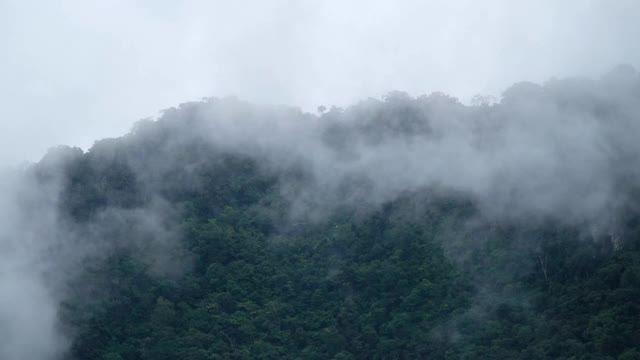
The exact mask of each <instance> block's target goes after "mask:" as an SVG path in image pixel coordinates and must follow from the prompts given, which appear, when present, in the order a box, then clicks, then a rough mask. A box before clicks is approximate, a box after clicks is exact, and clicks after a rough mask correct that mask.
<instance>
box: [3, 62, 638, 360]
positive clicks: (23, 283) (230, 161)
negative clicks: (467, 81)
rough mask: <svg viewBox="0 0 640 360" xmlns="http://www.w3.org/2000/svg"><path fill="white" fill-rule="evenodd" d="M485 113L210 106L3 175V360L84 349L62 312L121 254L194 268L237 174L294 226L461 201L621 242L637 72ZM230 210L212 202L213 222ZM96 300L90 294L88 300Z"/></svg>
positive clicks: (425, 107) (524, 89)
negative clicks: (398, 203) (406, 205)
mask: <svg viewBox="0 0 640 360" xmlns="http://www.w3.org/2000/svg"><path fill="white" fill-rule="evenodd" d="M477 100H478V101H477V103H476V104H475V105H473V106H466V105H463V104H461V103H460V102H459V101H457V100H456V99H455V98H453V97H450V96H448V95H445V94H442V93H433V94H431V95H428V96H420V97H417V98H414V97H411V96H409V95H407V94H405V93H401V92H394V93H390V94H388V95H387V96H386V97H385V98H384V99H382V100H379V99H368V100H365V101H362V102H360V103H358V104H355V105H353V106H350V107H348V108H346V109H341V108H336V107H333V108H331V109H329V110H328V111H325V110H324V109H319V110H321V111H322V112H321V114H319V115H313V114H309V113H304V112H302V111H300V110H298V109H293V108H288V107H272V106H256V105H252V104H249V103H246V102H243V101H240V100H237V99H233V98H228V99H215V98H210V99H204V100H202V101H200V102H193V103H186V104H182V105H180V106H179V107H178V108H171V109H168V110H165V111H164V113H163V115H162V116H161V117H160V118H159V119H157V120H156V121H151V120H145V121H141V122H139V123H138V124H137V125H136V126H135V127H134V129H133V130H132V132H131V133H130V134H128V135H126V136H124V137H121V138H117V139H105V140H102V141H99V142H97V143H96V144H95V145H94V147H93V148H92V149H90V150H89V151H88V152H87V153H83V152H82V151H81V150H79V149H71V148H64V147H61V148H58V149H55V150H54V151H51V152H50V153H49V154H48V155H47V156H45V158H44V159H43V160H42V161H41V162H40V163H38V164H35V165H33V166H30V167H27V168H26V169H22V170H16V171H13V172H10V173H7V174H3V176H2V183H1V186H2V188H0V215H2V216H1V217H0V218H2V219H3V220H2V223H1V224H0V225H1V226H0V246H1V247H2V249H3V251H2V255H1V257H0V262H1V263H2V265H0V295H2V296H1V298H0V319H3V321H1V323H2V325H1V326H0V334H2V335H3V336H2V339H1V340H0V357H2V358H9V359H34V360H39V359H56V358H57V357H59V356H60V355H61V354H63V353H64V351H65V349H66V348H67V346H68V344H69V342H70V341H71V340H70V339H69V338H68V337H66V336H63V335H61V334H65V333H66V331H62V330H61V329H60V328H59V325H60V323H59V321H58V317H59V314H58V312H59V310H60V304H61V302H63V301H64V300H65V296H68V295H67V294H68V293H69V290H70V289H68V286H69V283H70V282H71V281H72V280H74V279H75V276H76V275H77V274H78V273H79V272H80V271H81V270H82V269H85V268H86V267H87V266H89V265H90V263H96V262H99V261H100V259H104V258H106V257H108V256H109V254H112V253H114V252H118V251H130V252H132V253H133V254H135V255H136V256H139V257H140V258H142V259H143V262H144V263H145V264H146V265H147V266H148V271H149V272H150V273H153V274H154V276H175V275H176V274H178V275H179V274H180V273H181V272H182V271H184V269H187V268H188V267H189V254H187V253H185V252H184V251H183V250H182V248H181V245H180V240H181V238H182V236H183V231H182V230H183V229H181V228H180V225H179V222H178V220H177V219H178V218H179V217H180V216H181V214H182V211H183V210H184V209H182V208H181V207H182V206H183V205H184V204H182V203H181V196H182V194H188V193H192V192H194V191H195V190H197V189H199V188H203V187H216V188H217V187H220V188H221V189H224V190H226V189H232V190H233V189H235V188H236V187H241V184H236V183H234V182H233V179H232V180H230V182H229V183H221V182H217V181H218V179H220V178H223V177H224V176H223V174H224V172H225V171H228V170H227V169H228V168H233V169H236V170H238V171H246V172H252V171H256V172H258V173H260V174H261V175H262V176H263V177H264V178H265V179H269V180H268V181H267V183H265V181H266V180H256V184H255V186H264V187H266V186H277V189H278V192H279V194H280V195H281V197H282V199H284V200H285V202H286V204H285V205H284V211H283V216H282V218H281V219H278V221H279V222H280V223H282V224H281V225H283V226H285V227H286V226H287V225H288V223H293V222H299V221H307V220H313V221H322V220H323V219H325V218H326V216H328V215H330V214H331V213H332V211H334V210H336V209H338V208H344V207H347V208H352V209H358V210H362V211H369V210H372V209H376V208H378V207H379V206H381V205H383V204H384V203H386V202H390V201H393V200H396V199H398V198H399V197H401V196H410V195H411V194H412V193H417V192H419V191H426V192H427V194H428V193H431V194H437V195H448V194H462V196H464V197H466V198H468V199H470V201H472V202H473V203H474V205H475V206H476V207H477V208H478V209H479V212H480V214H481V216H482V217H484V218H489V219H491V220H492V221H507V222H508V221H512V220H522V219H529V220H531V221H536V219H545V218H551V219H553V220H555V221H559V222H562V223H566V224H572V225H578V226H580V227H583V228H584V229H585V231H587V230H588V231H596V232H598V233H602V234H605V233H612V232H620V230H619V229H618V228H619V222H620V220H619V219H620V217H621V216H623V215H624V211H625V210H626V209H628V208H629V207H631V206H633V204H632V203H630V202H628V201H627V199H628V195H629V194H630V193H631V192H633V191H634V190H635V189H636V188H637V187H638V185H640V183H639V178H638V176H639V175H640V174H638V173H637V171H638V170H637V169H640V167H639V165H640V145H639V144H640V143H639V142H638V141H637V139H636V134H638V133H640V132H639V131H640V121H638V119H639V118H640V101H639V100H640V77H639V75H638V74H637V72H636V71H635V70H634V69H633V68H631V67H629V66H620V67H618V68H616V69H614V70H613V71H612V72H610V73H608V74H606V75H605V76H603V77H602V78H601V79H598V80H591V79H582V78H572V79H563V80H550V81H548V82H547V83H545V84H543V85H538V84H534V83H527V82H525V83H518V84H515V85H513V86H512V87H510V88H509V89H507V90H506V91H505V92H504V94H503V97H502V99H501V100H500V101H499V102H497V103H492V102H489V101H486V100H483V99H481V98H478V99H477ZM229 156H231V157H232V158H229ZM254 164H257V165H255V166H254ZM221 194H223V193H222V192H221ZM241 195H243V196H244V197H246V198H248V199H251V196H252V195H251V194H250V193H248V194H241ZM227 201H231V200H228V199H227V198H225V197H224V196H223V195H220V197H215V198H211V199H203V203H204V205H205V206H209V207H210V208H211V209H213V210H212V211H214V212H215V211H219V209H221V208H223V207H224V206H226V205H227V203H226V202H227ZM252 201H253V200H252ZM266 202H267V201H266V200H263V201H257V203H258V204H259V206H257V208H258V210H257V211H259V207H260V206H263V207H267V206H276V205H273V204H268V203H266ZM184 206H187V205H184ZM278 206H280V205H278ZM86 286H87V287H90V285H86ZM83 293H86V294H88V293H90V291H89V290H83V289H74V294H83ZM89 300H90V299H88V300H87V301H89ZM33 309H38V314H37V316H36V315H35V313H34V312H33ZM27 334H28V336H27ZM25 338H29V339H30V340H29V341H30V343H29V345H27V344H26V343H24V340H23V339H25Z"/></svg>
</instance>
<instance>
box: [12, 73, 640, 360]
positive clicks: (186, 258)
mask: <svg viewBox="0 0 640 360" xmlns="http://www.w3.org/2000/svg"><path fill="white" fill-rule="evenodd" d="M478 100H479V101H477V102H476V103H475V104H474V105H464V104H462V103H460V102H459V101H458V100H457V99H455V98H453V97H450V96H448V95H446V94H442V93H434V94H431V95H428V96H419V97H412V96H409V95H408V94H406V93H402V92H393V93H389V94H388V95H387V96H385V97H384V98H383V99H368V100H365V101H362V102H359V103H357V104H355V105H353V106H350V107H348V108H345V109H341V108H337V107H332V108H330V109H328V110H327V111H322V112H321V113H320V114H319V115H314V114H309V113H304V112H302V111H300V110H298V109H295V108H290V107H283V106H281V107H277V106H258V105H254V104H250V103H247V102H244V101H241V100H238V99H235V98H224V99H218V98H207V99H203V100H202V101H198V102H191V103H186V104H181V105H180V106H178V107H177V108H170V109H167V110H165V111H163V112H162V115H161V116H159V117H158V119H155V120H143V121H140V122H138V123H137V124H136V125H135V126H134V127H133V129H132V131H131V132H130V133H129V134H127V135H125V136H122V137H120V138H114V139H104V140H100V141H98V142H96V143H95V145H94V146H93V147H92V148H91V149H89V150H88V151H86V152H85V151H83V150H81V149H78V148H71V147H64V146H61V147H57V148H54V149H52V150H51V151H49V153H47V154H46V155H45V156H44V158H43V159H42V160H41V161H40V162H38V163H37V164H33V165H29V166H26V167H24V168H21V169H13V170H10V171H5V172H3V173H2V174H1V176H0V180H1V181H0V215H1V218H2V220H1V221H2V222H1V223H0V225H1V226H0V246H1V247H2V254H1V255H0V260H1V261H0V293H1V294H3V298H1V299H0V334H2V336H1V337H0V358H2V359H34V360H40V359H45V360H50V359H105V360H125V359H126V360H129V359H190V360H205V359H421V358H424V359H621V360H622V359H624V360H630V359H640V301H638V299H640V234H639V233H638V231H639V230H640V208H639V206H640V193H639V190H640V141H638V139H637V136H638V134H640V75H638V73H637V72H636V71H635V70H634V69H633V68H632V67H630V66H619V67H617V68H615V69H613V70H612V71H611V72H609V73H608V74H606V75H605V76H603V77H602V78H601V79H598V80H592V79H583V78H569V79H553V80H550V81H548V82H546V83H545V84H543V85H538V84H534V83H528V82H523V83H518V84H515V85H513V86H512V87H510V88H509V89H507V90H506V91H505V92H504V94H503V97H502V99H501V100H500V101H499V102H497V103H493V102H488V101H482V100H483V98H478Z"/></svg>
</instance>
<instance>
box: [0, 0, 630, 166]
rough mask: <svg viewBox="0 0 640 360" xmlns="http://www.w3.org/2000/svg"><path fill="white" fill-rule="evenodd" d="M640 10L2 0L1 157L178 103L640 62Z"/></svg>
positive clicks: (109, 131)
mask: <svg viewBox="0 0 640 360" xmlns="http://www.w3.org/2000/svg"><path fill="white" fill-rule="evenodd" d="M638 14H640V1H635V0H582V1H579V0H565V1H557V0H535V1H533V0H532V1H517V0H502V1H500V0H483V1H477V0H457V1H452V0H447V1H444V0H443V1H426V0H423V1H399V0H394V1H376V0H363V1H344V0H326V1H321V0H317V1H303V0H291V1H286V0H255V1H238V0H234V1H231V0H228V1H168V0H149V1H142V0H141V1H131V0H127V1H124V0H123V1H118V0H112V1H86V0H78V1H75V0H72V1H45V0H42V1H32V0H0V65H1V66H0V99H1V100H0V126H1V127H0V143H1V144H2V151H1V152H0V164H12V163H17V162H19V161H21V160H37V159H38V158H39V157H40V156H41V155H42V154H43V153H44V152H45V151H46V149H47V148H49V147H51V146H53V145H56V144H68V145H77V146H80V147H82V148H83V149H85V150H86V149H87V148H88V147H90V146H91V144H92V143H93V141H94V140H97V139H100V138H103V137H109V136H118V135H122V134H123V133H125V132H126V131H128V129H129V128H130V126H131V125H132V124H133V123H134V122H135V121H136V120H138V119H141V118H146V117H152V116H156V115H157V114H158V111H159V110H161V109H164V108H167V107H170V106H173V105H177V104H179V103H180V102H185V101H189V100H198V99H200V98H202V97H206V96H226V95H237V96H238V97H241V98H243V99H247V100H251V101H254V102H259V103H275V104H290V105H295V106H300V107H302V108H303V109H305V110H309V111H312V110H314V109H315V108H316V107H317V106H318V105H321V104H324V105H327V106H328V105H332V104H335V105H345V104H348V103H351V102H353V101H355V100H358V99H361V98H364V97H367V96H376V97H379V96H380V95H383V94H384V93H386V92H388V91H390V90H405V91H408V92H409V93H410V94H412V95H420V94H423V93H430V92H433V91H444V92H447V93H449V94H452V95H454V96H457V97H459V98H460V99H462V100H463V101H464V100H468V99H469V98H470V97H471V96H473V95H474V94H477V93H482V94H493V95H499V94H500V93H501V92H502V90H504V88H505V87H506V86H508V85H509V84H511V83H513V82H515V81H519V80H532V81H537V82H541V81H544V80H546V79H548V78H550V77H552V76H558V77H565V76H573V75H586V76H592V77H597V76H599V75H600V74H602V72H604V71H606V70H607V69H609V68H611V67H612V66H614V65H616V64H618V63H630V64H633V65H635V66H637V65H638V64H639V63H640V47H639V46H638V39H640V22H639V21H638Z"/></svg>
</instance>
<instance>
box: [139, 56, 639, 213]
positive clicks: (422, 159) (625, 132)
mask: <svg viewBox="0 0 640 360" xmlns="http://www.w3.org/2000/svg"><path fill="white" fill-rule="evenodd" d="M639 91H640V83H639V79H638V75H637V73H636V72H635V70H634V69H633V68H631V67H629V66H620V67H618V68H616V69H615V70H613V71H612V72H610V73H609V74H607V75H606V76H604V77H603V78H602V79H600V80H590V79H581V78H573V79H564V80H551V81H549V82H547V83H545V84H544V85H537V84H533V83H519V84H516V85H514V86H512V87H510V88H509V89H507V90H506V91H505V93H504V94H503V98H502V100H501V101H500V102H499V103H495V104H491V103H486V102H485V103H483V102H482V99H480V101H479V103H478V104H477V105H475V106H464V105H462V104H460V103H459V102H458V101H457V100H456V99H455V98H452V97H449V96H447V95H445V94H442V93H434V94H431V95H429V96H420V97H418V98H412V97H410V96H408V95H406V94H404V93H399V92H397V93H390V94H389V95H388V96H386V97H385V98H384V99H383V100H377V99H369V100H366V101H363V102H361V103H358V104H356V105H354V106H351V107H349V108H346V109H339V108H332V109H331V110H329V111H328V112H325V113H323V114H322V115H321V116H318V117H316V116H313V115H310V114H304V113H301V112H299V111H296V110H294V109H288V108H272V107H256V106H251V105H249V104H246V103H244V102H242V101H238V100H234V99H223V100H218V99H209V100H205V101H203V102H200V103H189V104H183V105H181V107H180V108H178V109H169V110H167V111H165V113H164V115H163V116H162V117H161V118H160V119H159V120H158V122H157V124H153V125H151V124H147V125H148V126H149V127H150V128H153V131H157V130H158V129H157V128H158V127H166V128H167V129H172V128H173V127H176V131H175V134H172V136H173V137H175V139H174V140H172V141H171V142H170V143H169V144H173V143H174V142H175V141H187V142H188V141H193V139H200V140H203V141H208V142H211V143H212V144H215V146H216V147H220V148H222V149H223V151H228V152H238V153H244V154H246V155H248V156H250V157H252V158H258V159H261V161H263V165H265V169H266V171H270V172H275V173H282V172H283V170H284V169H291V168H295V167H299V168H301V169H302V171H303V172H304V173H306V174H307V175H308V176H309V180H310V181H309V182H305V183H304V185H301V186H300V187H299V188H296V186H297V185H299V184H296V183H290V182H287V181H283V182H282V190H283V192H287V193H288V196H289V197H290V198H291V200H292V202H293V203H294V206H297V207H299V208H298V210H300V211H302V212H305V211H317V210H320V209H324V208H325V207H333V206H335V205H336V204H340V203H347V204H361V203H364V204H370V205H375V204H381V203H383V202H385V201H389V200H392V199H394V198H395V197H397V196H398V195H400V194H403V193H406V192H412V191H416V190H419V189H424V188H437V189H440V190H441V191H451V192H462V193H465V194H468V195H470V196H471V197H472V198H473V199H474V200H475V201H477V202H478V204H479V206H480V207H481V208H482V209H483V211H485V212H486V213H487V214H492V215H494V216H497V217H504V216H529V215H533V216H552V217H560V218H562V219H563V220H565V221H570V222H581V221H587V222H588V221H594V220H595V219H596V218H597V219H603V218H607V216H603V215H607V214H608V215H611V216H613V213H614V212H615V211H616V209H619V208H620V207H622V206H624V205H625V203H624V202H625V200H624V199H625V195H626V191H629V189H630V187H633V186H635V185H637V177H638V174H637V170H636V169H637V165H638V161H639V160H638V155H640V146H639V145H638V144H637V141H636V139H635V136H634V134H636V133H637V131H638V130H639V127H640V122H638V121H637V118H638V116H639V115H640V105H638V96H639V94H640V93H639ZM181 123H186V124H189V125H187V127H186V129H185V128H180V125H179V124H181ZM145 126H146V125H145V124H140V125H139V126H138V128H137V130H136V131H134V133H132V135H130V137H132V141H136V140H133V139H134V138H136V137H139V138H145V137H150V136H154V135H152V134H153V133H149V134H147V133H145ZM169 131H171V130H169ZM181 137H184V139H181ZM166 155H167V156H168V157H166V158H163V161H166V162H171V161H179V160H178V159H179V154H177V153H167V154H166ZM173 159H175V160H173ZM134 168H135V166H134ZM305 204H306V205H305Z"/></svg>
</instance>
